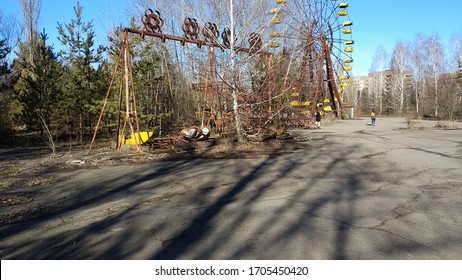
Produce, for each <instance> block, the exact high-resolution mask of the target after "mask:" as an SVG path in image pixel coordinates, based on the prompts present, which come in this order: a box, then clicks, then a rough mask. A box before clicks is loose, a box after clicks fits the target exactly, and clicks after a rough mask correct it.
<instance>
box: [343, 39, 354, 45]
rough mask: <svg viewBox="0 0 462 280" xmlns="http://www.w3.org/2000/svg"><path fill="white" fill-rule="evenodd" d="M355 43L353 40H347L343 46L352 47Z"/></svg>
mask: <svg viewBox="0 0 462 280" xmlns="http://www.w3.org/2000/svg"><path fill="white" fill-rule="evenodd" d="M354 43H355V41H353V40H347V41H345V45H354Z"/></svg>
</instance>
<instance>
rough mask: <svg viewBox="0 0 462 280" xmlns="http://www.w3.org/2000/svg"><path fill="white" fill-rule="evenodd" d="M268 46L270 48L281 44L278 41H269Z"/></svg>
mask: <svg viewBox="0 0 462 280" xmlns="http://www.w3.org/2000/svg"><path fill="white" fill-rule="evenodd" d="M268 46H269V47H270V48H279V47H280V46H281V44H279V42H271V43H269V44H268Z"/></svg>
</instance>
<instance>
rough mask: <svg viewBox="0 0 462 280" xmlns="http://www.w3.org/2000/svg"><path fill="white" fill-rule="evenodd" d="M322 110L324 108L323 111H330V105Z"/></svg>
mask: <svg viewBox="0 0 462 280" xmlns="http://www.w3.org/2000/svg"><path fill="white" fill-rule="evenodd" d="M323 110H324V111H325V112H332V107H331V106H325V107H324V108H323Z"/></svg>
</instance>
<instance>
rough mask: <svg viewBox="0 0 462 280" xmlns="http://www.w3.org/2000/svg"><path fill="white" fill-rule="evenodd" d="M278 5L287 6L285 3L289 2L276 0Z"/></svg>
mask: <svg viewBox="0 0 462 280" xmlns="http://www.w3.org/2000/svg"><path fill="white" fill-rule="evenodd" d="M276 3H278V4H285V3H287V0H276Z"/></svg>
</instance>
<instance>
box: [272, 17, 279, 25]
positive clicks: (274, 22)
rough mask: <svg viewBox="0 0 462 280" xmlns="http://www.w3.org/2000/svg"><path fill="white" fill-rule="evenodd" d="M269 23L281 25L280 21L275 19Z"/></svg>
mask: <svg viewBox="0 0 462 280" xmlns="http://www.w3.org/2000/svg"><path fill="white" fill-rule="evenodd" d="M271 23H272V24H280V23H281V19H280V18H277V17H275V18H273V19H271Z"/></svg>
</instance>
